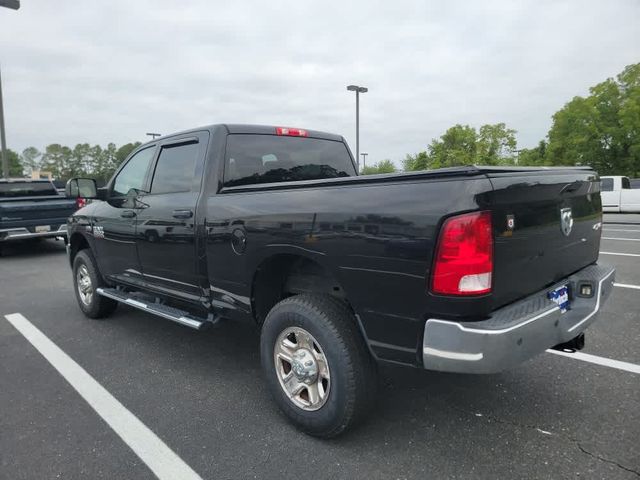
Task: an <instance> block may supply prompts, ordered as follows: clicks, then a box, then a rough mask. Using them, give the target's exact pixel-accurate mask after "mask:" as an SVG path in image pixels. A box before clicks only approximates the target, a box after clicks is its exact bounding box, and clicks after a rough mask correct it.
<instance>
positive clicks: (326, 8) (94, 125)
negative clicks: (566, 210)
mask: <svg viewBox="0 0 640 480" xmlns="http://www.w3.org/2000/svg"><path fill="white" fill-rule="evenodd" d="M637 62H640V1H638V0H606V1H603V0H597V1H592V0H576V1H561V0H552V1H546V0H534V1H524V0H523V1H472V0H468V1H419V0H416V1H413V2H408V1H407V2H405V1H401V0H395V1H389V0H386V1H380V2H378V1H371V0H362V1H350V2H348V1H344V0H343V1H341V2H334V1H315V2H305V1H290V0H288V1H277V0H270V1H235V2H222V1H219V2H215V1H176V0H173V1H165V0H154V1H148V0H133V1H132V0H127V1H121V0H110V1H93V0H86V1H82V2H78V1H64V0H63V1H55V2H52V1H50V0H48V1H47V0H22V2H21V8H20V10H18V11H14V10H8V9H5V8H0V68H1V69H2V70H1V71H2V86H3V93H4V106H5V122H6V134H7V144H8V147H9V148H11V149H14V150H17V151H21V150H22V149H24V148H26V147H28V146H35V147H37V148H39V149H43V148H44V147H45V146H46V145H48V144H50V143H61V144H65V145H70V146H73V145H75V144H77V143H90V144H100V145H106V144H107V143H108V142H114V143H116V144H118V145H121V144H124V143H127V142H132V141H145V140H147V139H148V137H145V133H146V132H160V133H163V134H168V133H172V132H175V131H180V130H185V129H188V128H193V127H197V126H201V125H208V124H212V123H256V124H268V125H277V126H290V127H301V128H308V129H315V130H324V131H329V132H332V133H338V134H342V135H344V136H345V138H346V139H347V141H348V142H349V144H350V146H351V148H352V150H353V151H354V152H355V94H354V93H353V92H348V91H347V90H346V86H347V85H349V84H358V85H362V86H366V87H368V88H369V92H368V93H365V94H363V95H361V101H360V121H361V124H360V151H361V152H367V153H368V154H369V156H368V158H367V161H368V162H372V161H373V162H375V161H378V160H382V159H385V158H389V159H391V160H393V161H394V162H396V163H397V164H400V161H401V159H402V158H404V157H405V155H406V154H407V153H415V152H419V151H422V150H425V149H426V147H427V145H428V144H429V143H430V141H431V139H433V138H436V137H439V136H440V135H441V134H442V133H444V131H445V130H446V129H447V128H449V127H450V126H452V125H455V124H457V123H460V124H469V125H471V126H474V127H476V128H478V127H479V126H480V125H482V124H485V123H498V122H505V123H506V124H507V126H508V127H510V128H514V129H515V130H517V132H518V133H517V139H518V148H526V147H532V146H535V145H536V144H537V143H538V141H539V140H541V139H543V138H544V137H545V135H546V134H547V132H548V130H549V127H550V126H551V116H552V115H553V113H554V112H556V111H557V110H558V109H559V108H561V107H562V106H563V105H564V104H565V103H566V102H568V101H569V100H570V99H571V98H573V97H574V96H576V95H583V96H584V95H587V94H588V90H589V87H591V86H593V85H595V84H596V83H598V82H601V81H603V80H605V79H606V78H608V77H614V76H615V75H617V74H618V73H619V72H620V71H622V69H623V68H624V67H625V66H626V65H629V64H631V63H637Z"/></svg>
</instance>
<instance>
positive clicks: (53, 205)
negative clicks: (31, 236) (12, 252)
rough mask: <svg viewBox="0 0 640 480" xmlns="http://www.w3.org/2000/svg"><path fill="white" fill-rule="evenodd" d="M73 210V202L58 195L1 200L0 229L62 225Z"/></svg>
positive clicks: (74, 207) (74, 208)
mask: <svg viewBox="0 0 640 480" xmlns="http://www.w3.org/2000/svg"><path fill="white" fill-rule="evenodd" d="M75 210H76V206H75V202H74V200H70V199H67V198H65V197H62V196H59V195H56V196H54V195H52V196H46V197H32V198H10V199H2V201H0V228H13V227H29V226H34V225H53V224H62V223H65V222H66V219H67V217H69V216H70V215H71V214H72V213H73V212H74V211H75Z"/></svg>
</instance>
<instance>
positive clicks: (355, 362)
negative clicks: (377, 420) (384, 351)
mask: <svg viewBox="0 0 640 480" xmlns="http://www.w3.org/2000/svg"><path fill="white" fill-rule="evenodd" d="M260 346H261V348H260V350H261V359H262V367H263V371H264V374H265V376H266V379H267V384H268V386H269V389H270V391H271V394H272V395H273V397H274V399H275V401H276V403H277V404H278V406H279V407H280V409H281V410H282V411H283V413H284V414H285V415H286V416H287V417H288V418H289V420H291V421H292V422H293V423H294V424H295V425H296V426H298V427H299V428H300V429H302V430H303V431H305V432H307V433H309V434H311V435H315V436H319V437H324V438H328V437H334V436H336V435H339V434H340V433H342V432H343V431H345V430H346V429H348V428H349V427H351V426H353V425H355V424H356V423H358V421H360V420H361V419H363V418H364V417H365V416H366V414H367V413H368V412H369V410H370V409H371V407H372V405H373V402H374V400H375V390H376V386H377V375H376V366H375V363H374V360H373V359H372V358H371V355H370V354H369V352H368V350H367V347H366V345H365V343H364V340H363V338H362V336H361V334H360V331H359V330H358V328H357V326H356V323H355V318H354V316H353V313H352V312H351V310H350V309H349V307H348V306H347V305H346V304H345V303H344V302H342V301H340V300H338V299H335V298H333V297H330V296H326V295H315V294H302V295H297V296H294V297H290V298H287V299H285V300H283V301H281V302H280V303H278V304H277V305H276V306H275V307H273V309H272V310H271V311H270V312H269V314H268V315H267V318H266V320H265V322H264V325H263V327H262V335H261V340H260Z"/></svg>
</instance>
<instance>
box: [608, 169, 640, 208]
mask: <svg viewBox="0 0 640 480" xmlns="http://www.w3.org/2000/svg"><path fill="white" fill-rule="evenodd" d="M600 191H601V197H602V210H603V211H604V212H614V213H638V212H640V188H636V189H634V188H632V187H631V181H630V180H629V177H622V176H608V177H600Z"/></svg>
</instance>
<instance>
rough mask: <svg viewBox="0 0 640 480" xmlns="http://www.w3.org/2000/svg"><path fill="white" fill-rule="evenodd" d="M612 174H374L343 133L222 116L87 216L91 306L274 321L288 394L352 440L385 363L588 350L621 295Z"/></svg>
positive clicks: (265, 353) (264, 347) (81, 266)
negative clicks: (615, 290)
mask: <svg viewBox="0 0 640 480" xmlns="http://www.w3.org/2000/svg"><path fill="white" fill-rule="evenodd" d="M599 189H600V184H599V181H598V176H597V174H596V173H594V172H593V171H592V170H590V169H588V168H581V167H575V168H573V167H570V168H544V169H542V168H500V167H493V168H491V167H489V168H485V167H473V166H470V167H460V168H450V169H442V170H434V171H424V172H414V173H401V174H392V175H374V176H364V177H363V176H357V173H356V168H355V166H354V162H353V157H352V155H351V153H350V151H349V148H348V147H347V145H346V143H345V140H344V139H343V138H342V137H341V136H337V135H332V134H327V133H322V132H317V131H311V130H302V129H293V128H281V127H266V126H246V125H214V126H210V127H205V128H199V129H195V130H190V131H186V132H183V133H179V134H176V135H171V136H167V137H164V138H159V139H156V140H154V141H152V142H150V143H147V144H145V145H142V146H141V147H139V148H138V149H137V150H136V151H134V152H133V153H132V155H131V156H130V157H129V158H128V159H127V160H126V161H125V162H124V163H123V164H122V166H121V167H120V168H119V170H118V171H117V172H116V173H115V175H114V176H113V178H112V179H111V181H110V182H109V183H108V184H107V186H106V187H105V188H102V189H96V186H95V183H94V182H93V181H92V180H90V179H72V180H70V181H69V183H68V184H67V194H68V196H70V197H73V198H75V197H78V196H81V197H90V198H97V199H99V200H102V201H94V202H93V203H91V204H89V205H88V206H86V207H84V208H82V209H80V210H79V211H77V212H76V213H75V214H74V215H73V216H71V217H70V218H69V223H68V231H69V238H70V244H69V246H68V250H69V258H70V262H71V266H72V269H73V280H74V285H75V292H76V296H77V300H78V303H79V305H80V308H81V309H82V311H83V312H84V313H85V314H86V315H87V316H88V317H91V318H100V317H105V316H107V315H109V314H110V313H111V312H113V310H114V309H115V307H116V305H117V304H118V303H123V304H126V305H129V306H131V307H134V308H138V309H141V310H143V311H145V312H148V313H152V314H155V315H158V316H160V317H164V318H167V319H169V320H173V321H175V322H178V323H181V324H183V325H186V326H188V327H191V328H194V329H201V328H204V327H206V326H210V325H213V324H215V323H217V322H219V321H221V320H222V319H228V320H247V319H249V320H250V321H252V322H256V324H257V325H258V326H259V329H260V335H261V344H260V345H261V360H262V366H263V370H264V375H265V378H266V381H267V384H268V386H269V389H270V390H271V393H272V395H273V397H274V399H275V401H276V403H277V404H278V406H279V407H280V408H281V409H282V411H283V412H284V413H285V414H286V416H287V417H289V419H290V420H292V421H293V422H294V423H295V424H297V425H298V426H299V427H300V428H302V429H303V430H304V431H306V432H308V433H311V434H313V435H317V436H321V437H330V436H334V435H337V434H339V433H340V432H342V431H344V430H345V429H346V428H347V427H349V426H350V425H352V424H353V423H354V422H356V421H358V419H360V418H362V417H363V415H364V414H365V413H366V412H367V410H368V409H369V407H370V406H371V405H372V403H373V400H374V398H375V395H374V392H375V388H376V383H377V381H376V366H377V362H378V361H387V362H395V363H399V364H404V365H409V366H413V367H419V368H425V369H430V370H440V371H448V372H464V373H490V372H497V371H500V370H503V369H506V368H509V367H512V366H514V365H516V364H518V363H519V362H522V361H524V360H527V359H529V358H531V357H533V356H535V355H537V354H539V353H541V352H544V350H545V349H547V348H550V347H554V346H559V345H560V346H561V347H564V348H573V349H577V348H581V346H582V344H583V341H584V335H583V332H584V330H585V329H586V328H587V327H588V326H589V325H590V324H591V323H592V322H593V321H594V320H595V319H596V316H597V313H598V310H599V309H600V307H601V306H602V303H603V302H604V301H605V300H606V299H607V297H608V296H609V294H610V292H611V289H612V284H613V281H614V269H613V268H611V267H608V266H606V265H602V264H600V263H599V262H598V251H599V245H600V235H601V226H602V223H601V222H602V213H601V210H602V208H601V201H600V191H599Z"/></svg>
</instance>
